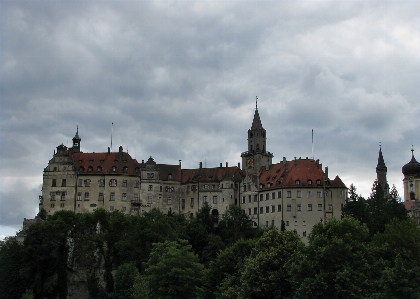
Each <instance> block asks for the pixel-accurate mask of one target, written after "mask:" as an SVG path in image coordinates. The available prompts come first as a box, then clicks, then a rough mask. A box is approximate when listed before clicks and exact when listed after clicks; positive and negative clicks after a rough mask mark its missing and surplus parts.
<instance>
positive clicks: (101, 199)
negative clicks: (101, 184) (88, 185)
mask: <svg viewBox="0 0 420 299" xmlns="http://www.w3.org/2000/svg"><path fill="white" fill-rule="evenodd" d="M98 201H104V194H103V193H99V196H98Z"/></svg>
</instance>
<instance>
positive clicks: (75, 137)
mask: <svg viewBox="0 0 420 299" xmlns="http://www.w3.org/2000/svg"><path fill="white" fill-rule="evenodd" d="M73 139H80V137H79V125H77V130H76V135H74V138H73Z"/></svg>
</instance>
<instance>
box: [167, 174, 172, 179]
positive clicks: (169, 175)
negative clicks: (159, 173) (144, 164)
mask: <svg viewBox="0 0 420 299" xmlns="http://www.w3.org/2000/svg"><path fill="white" fill-rule="evenodd" d="M170 180H172V174H171V173H170V174H168V181H170Z"/></svg>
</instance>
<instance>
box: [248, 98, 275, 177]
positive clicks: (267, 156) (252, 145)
mask: <svg viewBox="0 0 420 299" xmlns="http://www.w3.org/2000/svg"><path fill="white" fill-rule="evenodd" d="M266 142H267V135H266V131H265V129H264V128H263V126H262V124H261V118H260V114H259V113H258V97H256V100H255V113H254V119H253V121H252V125H251V129H249V130H248V150H247V151H246V152H243V153H242V154H241V157H242V169H243V170H246V171H247V172H248V173H249V174H254V173H257V172H258V171H259V170H260V168H261V167H262V166H270V165H271V164H272V158H273V154H272V153H270V152H268V151H267V147H266V144H267V143H266Z"/></svg>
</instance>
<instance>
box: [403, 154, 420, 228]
mask: <svg viewBox="0 0 420 299" xmlns="http://www.w3.org/2000/svg"><path fill="white" fill-rule="evenodd" d="M402 173H403V175H404V179H403V185H404V206H405V207H406V209H407V210H408V211H409V213H410V215H411V217H412V218H413V219H414V220H415V221H416V222H417V225H418V226H419V227H420V163H419V162H417V160H416V158H415V157H414V148H411V160H410V162H408V163H407V164H405V165H404V166H403V167H402Z"/></svg>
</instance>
